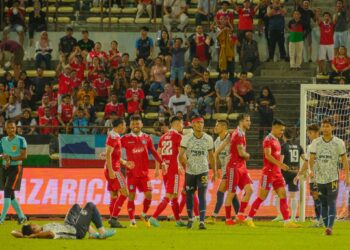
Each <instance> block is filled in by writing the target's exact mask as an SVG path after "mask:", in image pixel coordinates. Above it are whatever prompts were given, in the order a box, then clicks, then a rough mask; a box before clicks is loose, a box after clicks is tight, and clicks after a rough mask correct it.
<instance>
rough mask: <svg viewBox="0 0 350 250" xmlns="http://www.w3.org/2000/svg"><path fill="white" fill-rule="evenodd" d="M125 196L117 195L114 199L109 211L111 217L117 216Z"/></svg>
mask: <svg viewBox="0 0 350 250" xmlns="http://www.w3.org/2000/svg"><path fill="white" fill-rule="evenodd" d="M126 198H127V197H126V196H124V195H120V196H119V197H118V199H115V200H116V201H115V202H114V206H113V209H112V211H111V217H115V218H117V217H118V215H119V213H120V210H121V209H122V207H123V204H124V202H125V200H126Z"/></svg>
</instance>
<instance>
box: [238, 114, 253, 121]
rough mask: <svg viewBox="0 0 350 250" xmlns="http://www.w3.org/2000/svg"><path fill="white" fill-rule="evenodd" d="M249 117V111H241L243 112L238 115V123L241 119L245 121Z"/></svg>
mask: <svg viewBox="0 0 350 250" xmlns="http://www.w3.org/2000/svg"><path fill="white" fill-rule="evenodd" d="M247 117H250V114H248V113H241V114H239V115H238V117H237V121H238V123H240V122H241V121H243V120H244V119H245V118H247Z"/></svg>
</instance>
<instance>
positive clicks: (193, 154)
mask: <svg viewBox="0 0 350 250" xmlns="http://www.w3.org/2000/svg"><path fill="white" fill-rule="evenodd" d="M191 155H192V156H203V155H205V152H204V151H202V150H191Z"/></svg>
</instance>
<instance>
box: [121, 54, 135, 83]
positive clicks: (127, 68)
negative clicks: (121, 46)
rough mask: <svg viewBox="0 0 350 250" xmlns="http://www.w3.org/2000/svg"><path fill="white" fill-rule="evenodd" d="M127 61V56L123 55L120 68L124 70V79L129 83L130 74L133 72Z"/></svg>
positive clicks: (128, 57)
mask: <svg viewBox="0 0 350 250" xmlns="http://www.w3.org/2000/svg"><path fill="white" fill-rule="evenodd" d="M129 59H130V56H129V54H128V53H124V54H123V56H122V63H121V64H120V66H121V67H123V68H124V72H125V77H126V79H127V80H128V81H130V79H131V73H132V70H133V68H132V65H131V63H130V60H129Z"/></svg>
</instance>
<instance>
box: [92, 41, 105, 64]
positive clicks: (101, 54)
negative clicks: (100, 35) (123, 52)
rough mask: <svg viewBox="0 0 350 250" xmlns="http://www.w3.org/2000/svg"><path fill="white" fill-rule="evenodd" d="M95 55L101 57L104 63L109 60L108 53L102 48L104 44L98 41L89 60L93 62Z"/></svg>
mask: <svg viewBox="0 0 350 250" xmlns="http://www.w3.org/2000/svg"><path fill="white" fill-rule="evenodd" d="M95 57H97V58H99V59H100V61H101V63H102V64H103V65H105V64H106V63H107V61H108V55H107V53H106V52H104V51H103V50H102V44H101V43H100V42H96V43H95V46H94V49H93V50H92V51H90V52H89V54H88V61H90V62H91V61H92V60H93V59H94V58H95Z"/></svg>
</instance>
